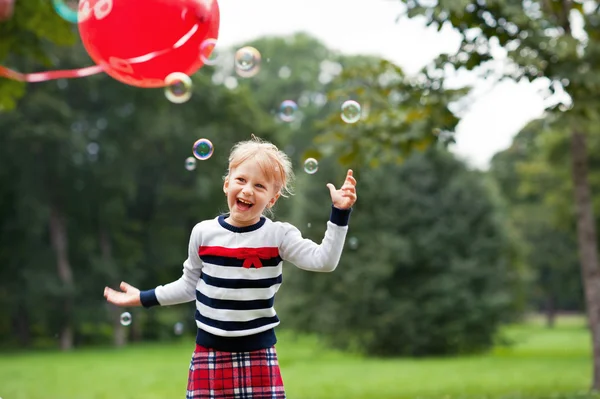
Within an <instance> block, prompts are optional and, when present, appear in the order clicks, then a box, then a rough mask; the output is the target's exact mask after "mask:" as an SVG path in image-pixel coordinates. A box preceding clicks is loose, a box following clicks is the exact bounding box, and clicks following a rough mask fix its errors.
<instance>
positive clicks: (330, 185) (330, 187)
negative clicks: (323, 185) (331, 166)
mask: <svg viewBox="0 0 600 399" xmlns="http://www.w3.org/2000/svg"><path fill="white" fill-rule="evenodd" d="M327 188H328V189H329V193H330V194H331V195H334V194H335V192H336V191H337V190H336V189H335V186H334V185H333V184H331V183H327Z"/></svg>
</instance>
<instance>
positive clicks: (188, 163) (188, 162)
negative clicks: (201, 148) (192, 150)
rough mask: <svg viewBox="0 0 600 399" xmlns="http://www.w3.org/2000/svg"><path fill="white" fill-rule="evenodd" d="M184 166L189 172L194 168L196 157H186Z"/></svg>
mask: <svg viewBox="0 0 600 399" xmlns="http://www.w3.org/2000/svg"><path fill="white" fill-rule="evenodd" d="M185 168H186V169H187V170H189V171H190V172H191V171H192V170H194V169H196V158H194V157H188V158H186V160H185Z"/></svg>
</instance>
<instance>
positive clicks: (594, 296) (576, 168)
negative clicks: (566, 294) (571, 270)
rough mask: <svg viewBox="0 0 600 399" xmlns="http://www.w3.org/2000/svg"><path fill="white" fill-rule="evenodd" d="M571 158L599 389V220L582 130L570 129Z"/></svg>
mask: <svg viewBox="0 0 600 399" xmlns="http://www.w3.org/2000/svg"><path fill="white" fill-rule="evenodd" d="M571 162H572V170H571V172H572V177H573V184H574V194H575V209H576V211H577V236H578V243H579V260H580V263H581V278H582V279H583V287H584V292H585V303H586V308H587V315H588V323H589V327H590V331H591V335H592V348H593V363H594V367H593V376H592V389H593V390H600V266H599V265H598V247H597V242H598V241H597V235H596V224H595V223H596V221H595V218H594V210H593V206H592V198H591V192H590V185H589V182H588V165H587V146H586V137H585V135H584V134H583V133H581V132H578V131H576V130H573V131H572V132H571Z"/></svg>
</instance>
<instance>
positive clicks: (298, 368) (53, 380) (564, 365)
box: [0, 318, 591, 399]
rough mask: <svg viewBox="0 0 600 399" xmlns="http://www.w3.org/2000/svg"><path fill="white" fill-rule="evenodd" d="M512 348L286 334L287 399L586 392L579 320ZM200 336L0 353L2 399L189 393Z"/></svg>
mask: <svg viewBox="0 0 600 399" xmlns="http://www.w3.org/2000/svg"><path fill="white" fill-rule="evenodd" d="M505 335H506V337H508V338H509V339H510V340H511V341H512V342H513V345H511V346H508V347H507V346H499V347H496V348H494V350H493V351H491V352H490V353H488V354H485V355H479V356H468V357H458V358H446V359H440V358H432V359H419V360H415V359H365V358H361V357H359V356H355V355H348V354H344V353H340V352H336V351H332V350H325V349H323V348H321V347H320V346H319V344H318V342H317V341H316V340H315V339H312V338H310V337H302V338H294V337H293V336H292V335H290V334H286V333H283V332H280V333H279V344H278V346H277V349H278V353H279V356H280V362H281V367H282V372H283V378H284V381H285V384H286V391H287V395H288V398H290V399H371V398H372V399H392V398H393V399H404V398H415V399H416V398H422V399H425V398H427V399H433V398H436V399H466V398H489V399H492V398H493V399H499V398H502V399H505V398H506V399H538V398H539V399H541V398H569V399H571V398H577V399H580V398H588V397H591V396H589V395H586V394H585V393H584V392H585V391H586V390H587V387H588V386H589V383H590V378H591V362H590V342H589V334H588V332H587V330H586V328H585V324H584V321H583V320H582V319H581V318H569V319H561V320H559V323H558V325H557V326H556V328H554V329H552V330H550V329H547V328H545V327H544V326H543V324H542V323H541V321H540V320H537V319H534V320H531V321H529V322H528V323H525V324H522V325H518V326H511V327H508V328H507V329H506V331H505ZM192 350H193V340H192V339H185V340H182V341H181V342H178V343H169V344H151V345H148V344H144V345H137V346H130V347H127V348H125V349H119V350H117V349H84V350H77V351H74V352H72V353H60V352H37V353H36V352H32V353H20V354H19V353H18V354H13V353H11V354H0V397H1V398H3V399H167V398H168V399H177V398H182V399H183V398H184V397H185V384H186V381H187V369H188V364H189V360H190V356H191V351H192Z"/></svg>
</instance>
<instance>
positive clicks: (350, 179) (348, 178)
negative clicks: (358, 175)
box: [345, 176, 356, 186]
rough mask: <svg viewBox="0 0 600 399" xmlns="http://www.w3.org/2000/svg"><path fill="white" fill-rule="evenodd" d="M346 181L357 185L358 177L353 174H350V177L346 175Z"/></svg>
mask: <svg viewBox="0 0 600 399" xmlns="http://www.w3.org/2000/svg"><path fill="white" fill-rule="evenodd" d="M345 183H349V184H352V185H353V186H356V179H355V178H354V177H352V176H348V177H346V181H345Z"/></svg>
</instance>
